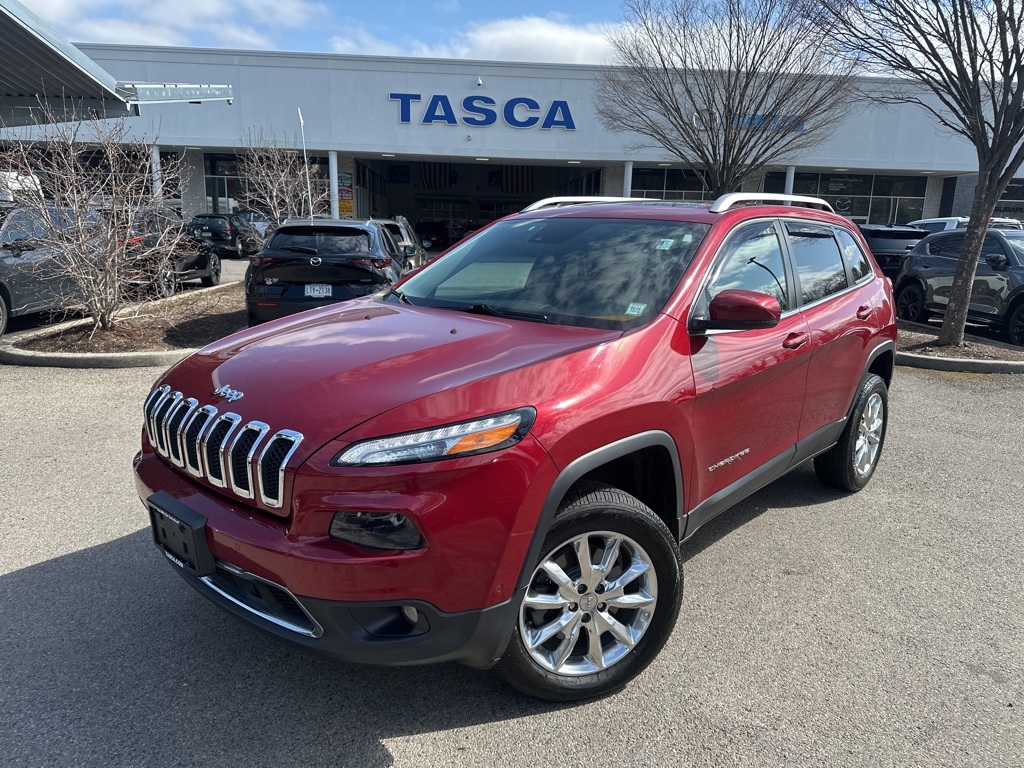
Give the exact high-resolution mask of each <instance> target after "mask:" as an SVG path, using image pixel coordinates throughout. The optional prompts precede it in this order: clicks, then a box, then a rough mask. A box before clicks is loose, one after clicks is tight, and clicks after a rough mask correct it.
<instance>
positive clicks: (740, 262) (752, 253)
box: [701, 222, 792, 311]
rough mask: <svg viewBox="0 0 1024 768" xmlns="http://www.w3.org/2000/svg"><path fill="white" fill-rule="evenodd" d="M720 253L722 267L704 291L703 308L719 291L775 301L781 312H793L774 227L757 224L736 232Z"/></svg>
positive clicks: (770, 224) (770, 223) (783, 263)
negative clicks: (757, 295) (759, 295)
mask: <svg viewBox="0 0 1024 768" xmlns="http://www.w3.org/2000/svg"><path fill="white" fill-rule="evenodd" d="M722 252H723V256H722V257H721V261H720V265H721V266H720V267H719V268H718V271H717V272H716V274H715V277H714V278H713V279H712V280H711V282H710V283H709V284H708V287H707V289H706V290H705V294H704V303H705V304H706V303H707V302H710V301H711V299H713V298H714V297H715V296H716V295H718V294H719V293H721V292H722V291H727V290H744V291H756V292H757V293H764V294H767V295H768V296H772V297H774V298H775V300H776V301H778V302H779V306H780V307H782V309H783V310H784V311H785V310H787V309H791V308H792V307H791V303H790V298H789V297H790V291H789V284H788V283H787V281H786V268H785V262H784V260H783V258H782V246H781V245H780V243H779V236H778V233H777V232H776V230H775V224H774V223H772V222H758V223H756V224H751V225H747V226H744V227H741V228H739V229H738V230H737V231H736V232H734V233H733V234H732V236H731V237H730V238H729V240H728V241H727V242H726V244H725V247H724V248H723V251H722ZM704 309H706V307H705V308H702V310H701V311H704Z"/></svg>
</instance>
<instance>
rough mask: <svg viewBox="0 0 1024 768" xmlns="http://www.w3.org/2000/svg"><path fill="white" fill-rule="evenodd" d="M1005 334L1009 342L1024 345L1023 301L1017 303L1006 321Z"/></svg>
mask: <svg viewBox="0 0 1024 768" xmlns="http://www.w3.org/2000/svg"><path fill="white" fill-rule="evenodd" d="M1006 335H1007V337H1008V338H1009V340H1010V343H1011V344H1018V345H1020V346H1022V347H1024V301H1022V302H1020V303H1019V304H1017V306H1016V307H1014V308H1013V311H1012V312H1011V313H1010V318H1009V319H1008V320H1007V321H1006Z"/></svg>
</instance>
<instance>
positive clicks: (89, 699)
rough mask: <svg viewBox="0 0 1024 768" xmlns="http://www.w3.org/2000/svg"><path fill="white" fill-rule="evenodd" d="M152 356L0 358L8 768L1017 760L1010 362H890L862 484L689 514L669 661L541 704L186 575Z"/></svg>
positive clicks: (1021, 547) (803, 477) (1019, 722)
mask: <svg viewBox="0 0 1024 768" xmlns="http://www.w3.org/2000/svg"><path fill="white" fill-rule="evenodd" d="M159 373H160V371H159V370H157V369H152V368H136V369H120V370H103V371H97V370H56V369H45V368H37V369H31V368H17V367H4V366H0V436H2V439H0V628H2V631H0V670H2V672H0V723H2V724H3V725H2V727H0V763H2V764H3V765H5V766H49V765H61V766H63V765H69V766H70V765H74V766H91V765H103V766H168V765H175V766H200V765H202V766H283V765H302V766H321V765H324V766H326V765H332V766H386V765H397V766H433V765H437V766H446V765H459V766H494V765H502V766H506V767H510V766H537V765H551V766H579V765H630V766H633V765H659V766H662V765H664V766H676V765H680V766H682V765H687V766H689V765H699V766H705V765H708V766H711V765H715V766H718V765H743V766H779V765H787V766H788V765H796V766H801V765H808V766H810V765H814V766H820V765H840V766H872V767H875V766H885V765H893V766H933V765H934V766H972V767H973V766H1019V765H1022V764H1024V719H1022V710H1024V653H1022V651H1024V640H1022V637H1024V591H1022V587H1021V585H1022V584H1024V518H1022V516H1021V513H1020V510H1021V499H1022V498H1024V474H1022V472H1021V446H1022V445H1024V423H1022V420H1021V406H1022V405H1024V376H999V375H989V376H985V375H962V374H935V373H929V372H925V371H917V370H912V369H899V370H898V372H897V377H896V382H895V386H894V387H893V391H892V399H891V410H892V420H891V422H890V428H889V436H888V442H887V444H886V446H885V450H884V455H883V457H882V463H881V466H880V467H879V470H878V472H877V473H876V475H875V477H874V479H873V480H872V482H871V484H870V485H869V486H868V488H867V489H865V490H864V491H863V492H861V493H859V494H856V495H850V496H847V495H841V494H838V493H836V492H833V491H831V490H827V489H825V488H824V487H822V486H821V485H819V484H818V483H817V481H816V480H815V478H814V475H813V472H812V471H811V470H810V469H808V468H801V469H799V470H797V471H796V472H795V473H793V474H791V475H790V476H788V477H787V478H784V479H782V480H780V481H778V482H776V483H774V484H773V485H771V486H769V487H768V488H766V489H764V490H763V491H761V492H759V493H757V494H756V495H754V496H752V497H751V498H749V499H747V500H746V501H744V502H743V503H741V504H740V505H738V506H737V507H735V508H734V509H732V510H731V511H729V512H727V513H725V514H724V515H722V516H720V517H719V518H718V519H717V520H715V521H714V522H712V523H710V524H708V525H707V526H705V528H704V529H703V530H702V531H701V532H700V533H699V534H698V535H697V537H696V538H695V539H693V540H692V541H691V542H689V543H688V544H686V545H685V546H684V547H683V557H684V560H685V569H686V592H685V596H684V603H683V609H682V612H681V614H680V620H679V623H678V625H677V627H676V629H675V632H674V633H673V635H672V637H671V638H670V640H669V642H668V644H667V645H666V647H665V649H664V650H663V651H662V653H661V656H660V657H659V658H658V659H657V660H656V661H655V663H654V664H652V666H651V667H650V668H648V670H647V671H646V672H645V673H644V674H643V675H641V676H640V677H639V678H638V679H637V680H635V681H634V682H633V683H631V684H630V685H629V686H628V687H627V688H626V689H625V690H624V691H623V692H621V693H619V694H617V695H614V696H610V697H608V698H605V699H602V700H598V701H593V702H589V703H584V704H579V705H574V706H556V705H550V704H541V703H537V702H535V701H532V700H529V699H525V698H523V697H522V696H519V695H518V694H516V693H514V692H512V691H511V690H509V689H508V688H507V687H506V686H505V685H504V684H503V683H502V681H501V680H500V679H499V678H498V677H497V676H496V675H495V674H494V673H492V672H478V671H474V670H470V669H467V668H464V667H461V666H458V665H455V664H446V665H440V666H435V667H418V668H380V667H360V666H354V665H347V664H340V663H334V662H331V661H327V660H324V659H320V658H317V657H314V656H310V655H306V654H304V653H302V652H300V651H297V650H293V649H291V648H289V647H287V646H284V645H282V644H279V643H278V642H276V641H274V640H272V639H270V638H267V637H265V636H263V635H262V634H260V633H258V632H257V631H255V630H253V629H251V628H250V627H248V626H246V625H244V624H242V623H240V622H238V621H236V620H235V619H233V618H231V617H230V616H227V615H225V614H224V613H222V612H221V611H219V610H218V609H216V608H214V607H213V606H212V605H210V604H209V603H207V602H206V601H205V600H204V599H203V598H202V597H201V596H200V595H198V594H197V593H195V592H193V591H192V590H191V589H190V588H189V587H188V586H187V585H186V584H185V583H184V582H183V581H182V580H181V579H180V578H179V577H178V576H177V575H176V574H175V573H174V572H173V571H172V569H171V567H170V566H169V565H168V564H167V562H166V561H165V559H164V558H162V557H161V556H159V555H158V553H157V552H156V550H155V549H154V547H153V545H152V543H151V541H150V538H149V532H148V529H147V522H146V516H145V514H144V512H143V508H142V505H141V504H140V502H139V500H138V498H137V497H136V496H135V491H134V486H133V484H132V479H131V459H132V456H133V454H134V453H135V451H136V449H137V446H138V443H139V433H140V425H141V408H142V402H143V399H144V398H145V396H146V394H147V393H148V390H149V388H150V386H151V384H152V382H153V380H154V379H155V378H156V376H157V375H158V374H159Z"/></svg>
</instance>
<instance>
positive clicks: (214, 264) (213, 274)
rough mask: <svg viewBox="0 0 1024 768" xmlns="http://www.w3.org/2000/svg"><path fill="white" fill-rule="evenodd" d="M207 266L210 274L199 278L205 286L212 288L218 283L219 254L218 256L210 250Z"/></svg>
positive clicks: (219, 269)
mask: <svg viewBox="0 0 1024 768" xmlns="http://www.w3.org/2000/svg"><path fill="white" fill-rule="evenodd" d="M207 268H208V269H209V270H210V274H209V275H207V276H206V277H203V278H200V282H201V283H202V284H203V285H205V286H206V287H207V288H212V287H213V286H215V285H220V273H221V263H220V256H218V255H217V254H216V253H214V252H213V251H211V252H210V259H209V261H208V262H207Z"/></svg>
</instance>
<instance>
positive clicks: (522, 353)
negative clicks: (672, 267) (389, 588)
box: [160, 300, 621, 455]
mask: <svg viewBox="0 0 1024 768" xmlns="http://www.w3.org/2000/svg"><path fill="white" fill-rule="evenodd" d="M620 335H621V332H619V331H608V330H594V329H586V328H569V327H564V326H558V325H548V324H543V323H534V322H527V321H519V320H506V319H502V318H492V317H485V316H479V315H473V314H468V313H465V312H459V311H453V310H443V309H429V308H425V307H412V306H406V305H397V304H382V303H381V302H379V301H376V300H358V301H350V302H346V303H345V305H344V306H343V307H338V306H332V307H325V308H323V309H319V310H313V311H310V312H304V313H302V314H300V315H295V316H293V317H289V318H284V319H282V320H278V321H275V322H273V323H269V324H267V325H265V326H260V327H258V328H254V329H250V330H248V331H242V332H239V333H236V334H234V335H232V336H229V337H227V338H226V339H223V340H222V341H220V342H217V343H215V344H213V345H210V346H208V347H205V348H204V349H202V350H200V351H198V352H196V353H194V354H192V355H191V356H189V357H188V358H186V359H185V360H183V361H182V362H180V363H178V364H177V365H176V366H175V367H174V368H172V369H171V370H170V371H169V372H168V373H167V374H166V375H165V377H164V379H163V380H162V381H161V382H160V383H166V384H169V385H170V386H171V388H172V389H173V390H180V391H181V392H183V393H184V395H185V396H186V397H195V398H197V399H198V400H199V403H200V404H201V405H202V404H207V403H209V404H212V405H214V406H215V407H217V408H218V410H219V411H220V412H225V411H233V412H235V413H237V414H239V415H240V416H241V417H242V419H243V420H245V421H248V420H257V421H262V422H266V423H267V424H269V425H270V426H271V428H272V429H274V430H277V429H292V430H296V431H298V432H301V433H302V434H303V435H304V439H303V445H302V451H301V452H302V453H303V454H306V455H308V454H309V453H311V452H312V451H313V450H315V449H316V448H318V447H320V446H321V445H323V444H325V443H326V442H328V441H330V440H332V439H334V438H335V437H338V436H339V435H342V434H344V433H345V432H346V431H348V430H349V429H351V428H352V427H355V426H357V425H359V424H360V423H362V422H364V421H366V420H367V419H370V418H373V417H374V416H377V415H379V414H381V413H384V412H386V411H388V410H391V409H392V408H395V407H397V406H400V405H403V404H405V403H409V402H412V401H414V400H417V399H419V398H422V397H425V396H428V395H431V394H434V393H437V392H440V391H442V390H447V389H452V388H456V387H460V386H462V385H464V384H467V383H469V382H472V381H476V380H479V379H482V378H486V377H490V376H495V375H497V374H501V373H506V372H508V371H512V370H516V369H520V368H524V367H526V366H529V365H532V364H535V363H539V362H541V361H544V360H549V359H551V358H555V357H559V356H562V355H567V354H570V353H572V352H575V351H578V350H581V349H585V348H587V347H591V346H594V345H597V344H600V343H603V342H606V341H611V340H613V339H616V338H618V337H619V336H620ZM221 387H228V388H230V389H231V390H235V391H236V392H241V393H242V397H241V398H238V399H237V400H234V401H233V402H230V403H229V402H228V401H227V400H225V399H224V398H223V397H221V396H217V395H214V394H213V391H214V390H215V389H219V388H221ZM472 415H474V414H468V413H467V416H472Z"/></svg>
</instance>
